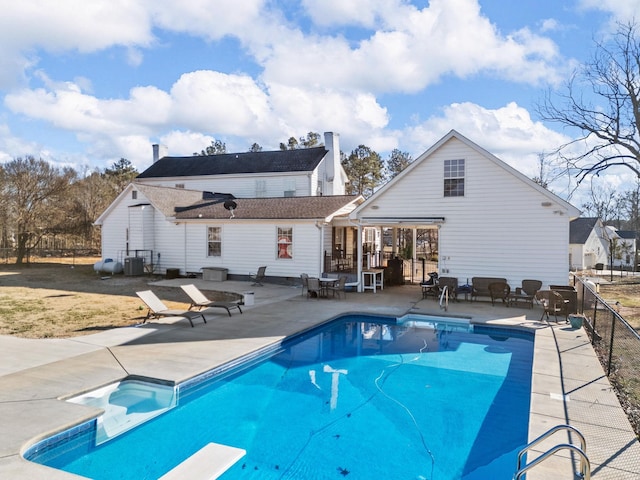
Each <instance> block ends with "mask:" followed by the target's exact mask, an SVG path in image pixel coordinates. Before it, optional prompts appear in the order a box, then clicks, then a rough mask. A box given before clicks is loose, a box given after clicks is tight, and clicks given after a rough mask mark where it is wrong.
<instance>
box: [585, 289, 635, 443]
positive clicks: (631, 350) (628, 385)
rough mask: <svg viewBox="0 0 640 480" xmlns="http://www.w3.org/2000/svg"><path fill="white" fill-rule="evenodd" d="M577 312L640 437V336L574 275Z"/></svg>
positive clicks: (613, 309) (613, 307)
mask: <svg viewBox="0 0 640 480" xmlns="http://www.w3.org/2000/svg"><path fill="white" fill-rule="evenodd" d="M573 279H574V286H575V288H576V291H577V295H578V312H579V313H580V314H582V315H583V317H584V327H585V330H586V331H587V333H588V334H589V338H590V339H591V344H592V345H593V348H594V350H595V351H596V353H597V355H598V357H599V359H600V363H601V364H602V366H603V367H604V370H605V372H606V374H607V377H609V381H610V382H611V384H612V385H613V386H614V388H615V389H616V392H617V394H618V398H619V399H620V403H621V404H622V407H623V408H624V409H625V411H626V413H627V416H628V417H629V420H630V422H631V424H632V425H633V428H634V431H635V432H636V435H638V436H640V376H639V375H638V372H640V335H639V334H638V332H636V330H635V329H634V328H633V327H632V326H631V325H630V324H629V323H628V322H626V321H625V319H624V318H622V317H621V316H620V314H619V313H618V311H617V309H616V307H615V306H611V305H609V304H608V303H607V302H606V301H605V300H604V299H603V298H602V297H600V295H599V294H598V293H597V286H596V284H594V283H592V282H590V281H588V280H583V279H582V278H581V277H578V276H574V277H573Z"/></svg>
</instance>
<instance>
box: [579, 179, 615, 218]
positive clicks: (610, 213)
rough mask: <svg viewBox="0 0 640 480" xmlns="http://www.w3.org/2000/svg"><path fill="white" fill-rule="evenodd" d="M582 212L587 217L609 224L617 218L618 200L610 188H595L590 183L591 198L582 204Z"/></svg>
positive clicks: (613, 190) (613, 189)
mask: <svg viewBox="0 0 640 480" xmlns="http://www.w3.org/2000/svg"><path fill="white" fill-rule="evenodd" d="M582 210H583V211H584V213H586V214H587V215H589V216H592V217H598V218H599V219H600V220H602V221H603V222H604V223H605V224H611V223H612V222H613V220H615V219H616V218H617V217H618V199H617V196H616V189H615V188H614V187H612V186H610V185H609V186H607V185H605V186H595V185H594V184H593V182H592V183H591V198H590V199H589V201H587V202H585V203H583V204H582Z"/></svg>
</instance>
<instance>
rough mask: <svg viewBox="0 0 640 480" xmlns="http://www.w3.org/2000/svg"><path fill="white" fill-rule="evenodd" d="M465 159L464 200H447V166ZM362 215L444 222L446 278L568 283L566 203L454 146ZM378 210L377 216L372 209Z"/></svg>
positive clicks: (442, 248)
mask: <svg viewBox="0 0 640 480" xmlns="http://www.w3.org/2000/svg"><path fill="white" fill-rule="evenodd" d="M453 159H465V195H464V197H448V198H445V197H444V195H443V184H444V160H453ZM398 180H399V181H398V182H396V183H394V184H392V185H390V186H389V188H387V189H386V190H385V191H383V192H382V193H381V194H380V196H379V197H376V198H375V201H373V202H371V203H370V204H368V205H367V207H366V208H364V209H363V210H362V211H361V212H359V216H361V217H366V216H371V217H444V218H445V221H444V223H443V224H442V225H441V226H440V233H439V235H440V242H439V244H440V252H439V255H440V256H439V259H440V268H441V269H442V268H446V269H448V272H442V271H441V274H442V275H446V276H453V277H457V278H458V280H459V281H460V282H462V283H466V281H467V279H469V281H471V277H474V276H489V277H504V278H506V279H507V280H508V282H509V284H510V285H511V286H512V287H516V286H519V285H520V282H521V281H522V280H523V279H527V278H532V279H539V280H541V281H543V283H544V284H545V285H549V284H566V283H567V282H568V261H569V260H568V259H569V218H568V216H567V215H566V212H565V211H564V210H565V209H564V208H561V205H560V203H558V204H555V203H553V204H552V205H551V206H547V207H545V206H543V205H542V203H543V202H548V201H549V197H548V196H546V195H544V194H542V193H541V192H539V191H537V190H536V189H535V188H534V187H532V186H531V185H529V184H528V183H527V182H525V181H523V180H522V179H520V178H519V177H517V176H515V175H513V174H512V173H511V172H510V171H509V170H507V169H504V168H502V167H501V166H499V165H497V164H496V163H494V161H492V160H490V159H488V158H486V157H485V156H484V155H483V154H481V153H480V152H479V151H477V150H475V149H473V148H470V147H469V146H467V145H466V144H465V143H463V142H462V141H460V140H458V139H457V138H452V139H450V140H449V141H448V142H446V143H445V144H443V145H442V146H441V148H439V149H437V150H436V151H434V152H433V153H432V155H431V156H430V157H428V158H426V159H424V160H423V161H421V162H420V163H419V164H417V165H416V166H415V167H414V168H413V169H412V170H411V171H409V172H408V174H407V175H405V176H403V177H401V178H399V179H398ZM373 205H376V206H377V207H378V208H377V209H371V206H373Z"/></svg>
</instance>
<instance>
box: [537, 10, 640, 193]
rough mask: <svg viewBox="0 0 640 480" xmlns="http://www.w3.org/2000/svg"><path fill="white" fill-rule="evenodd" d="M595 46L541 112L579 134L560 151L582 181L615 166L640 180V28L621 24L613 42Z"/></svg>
mask: <svg viewBox="0 0 640 480" xmlns="http://www.w3.org/2000/svg"><path fill="white" fill-rule="evenodd" d="M595 46H596V49H595V54H594V56H593V58H592V59H591V60H590V61H589V62H588V63H586V64H585V65H583V67H582V68H581V69H580V70H579V71H577V72H576V73H574V75H572V77H571V78H570V79H569V81H568V82H567V85H566V87H565V89H564V91H563V92H560V93H558V94H557V97H558V98H557V99H554V98H552V94H551V93H549V94H547V95H546V96H545V98H544V100H543V101H542V103H541V104H540V105H538V107H537V109H538V113H539V115H540V116H541V117H542V119H543V120H547V121H552V122H557V123H560V124H562V125H564V126H568V127H570V128H572V129H576V130H578V131H579V132H580V135H578V138H576V139H574V140H572V141H571V142H569V143H567V144H565V145H561V146H560V147H558V149H557V151H556V153H557V154H558V155H559V156H560V158H563V159H564V160H565V161H566V163H567V166H568V167H569V168H570V169H571V170H572V171H575V172H577V178H578V183H580V182H582V181H583V180H584V179H585V178H586V176H588V175H598V174H600V173H602V172H603V171H605V170H607V169H608V168H611V167H613V166H622V167H626V168H628V169H630V170H631V171H632V172H634V173H635V174H636V176H638V177H639V178H640V136H639V134H638V126H639V125H640V37H639V32H638V26H637V24H636V23H634V22H632V23H627V24H618V29H617V31H616V33H615V35H614V36H613V37H612V38H611V40H610V41H608V42H606V43H605V42H596V44H595ZM583 146H584V148H582V147H583ZM576 147H578V148H579V149H580V151H579V152H578V153H574V151H575V149H576ZM585 148H586V150H585Z"/></svg>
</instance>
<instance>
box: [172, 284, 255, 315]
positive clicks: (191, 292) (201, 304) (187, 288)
mask: <svg viewBox="0 0 640 480" xmlns="http://www.w3.org/2000/svg"><path fill="white" fill-rule="evenodd" d="M180 288H182V290H184V293H186V294H187V295H188V296H189V298H190V299H191V305H190V306H189V310H191V309H193V308H197V309H198V310H202V309H203V308H224V309H225V310H226V311H227V313H228V314H229V316H231V310H233V309H238V310H239V311H240V313H242V309H241V308H240V305H238V304H237V303H233V302H220V301H215V300H209V299H208V298H207V297H206V296H205V295H204V293H202V292H201V291H200V289H199V288H198V287H196V286H195V285H180Z"/></svg>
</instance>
